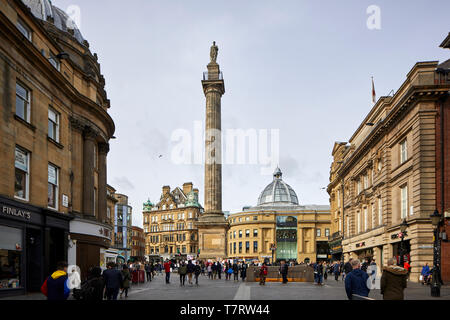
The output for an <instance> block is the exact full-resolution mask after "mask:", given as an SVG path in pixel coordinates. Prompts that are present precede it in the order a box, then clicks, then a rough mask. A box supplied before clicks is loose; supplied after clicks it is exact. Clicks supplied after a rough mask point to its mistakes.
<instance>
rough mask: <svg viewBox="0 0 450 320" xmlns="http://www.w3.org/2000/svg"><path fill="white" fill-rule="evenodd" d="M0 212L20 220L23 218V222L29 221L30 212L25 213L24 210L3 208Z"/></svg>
mask: <svg viewBox="0 0 450 320" xmlns="http://www.w3.org/2000/svg"><path fill="white" fill-rule="evenodd" d="M1 212H2V214H4V215H10V216H14V217H20V218H23V219H25V220H30V219H31V212H30V211H26V210H20V209H17V208H12V207H8V206H3V207H2V211H1Z"/></svg>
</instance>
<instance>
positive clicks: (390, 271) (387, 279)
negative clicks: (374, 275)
mask: <svg viewBox="0 0 450 320" xmlns="http://www.w3.org/2000/svg"><path fill="white" fill-rule="evenodd" d="M396 263H397V258H391V259H389V260H388V265H387V267H385V268H383V274H382V275H381V280H380V292H381V294H382V295H383V300H403V299H404V295H403V290H405V288H406V286H407V278H408V270H406V269H405V268H402V267H400V266H397V265H396Z"/></svg>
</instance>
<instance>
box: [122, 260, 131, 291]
mask: <svg viewBox="0 0 450 320" xmlns="http://www.w3.org/2000/svg"><path fill="white" fill-rule="evenodd" d="M121 273H122V287H121V289H122V290H121V291H120V299H122V295H123V294H124V293H125V298H128V289H130V281H131V273H130V270H129V269H128V266H127V265H126V264H124V265H123V267H122V271H121Z"/></svg>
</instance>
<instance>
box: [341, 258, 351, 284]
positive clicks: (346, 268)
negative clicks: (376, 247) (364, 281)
mask: <svg viewBox="0 0 450 320" xmlns="http://www.w3.org/2000/svg"><path fill="white" fill-rule="evenodd" d="M352 261H353V258H350V259H349V260H348V261H347V262H346V263H345V264H344V273H343V280H345V277H347V275H348V274H349V273H350V272H352V270H353V268H352Z"/></svg>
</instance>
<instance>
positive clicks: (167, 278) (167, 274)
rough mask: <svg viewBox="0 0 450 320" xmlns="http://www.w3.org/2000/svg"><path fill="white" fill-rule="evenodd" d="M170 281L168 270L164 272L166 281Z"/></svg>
mask: <svg viewBox="0 0 450 320" xmlns="http://www.w3.org/2000/svg"><path fill="white" fill-rule="evenodd" d="M169 282H170V272H166V283H169Z"/></svg>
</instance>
